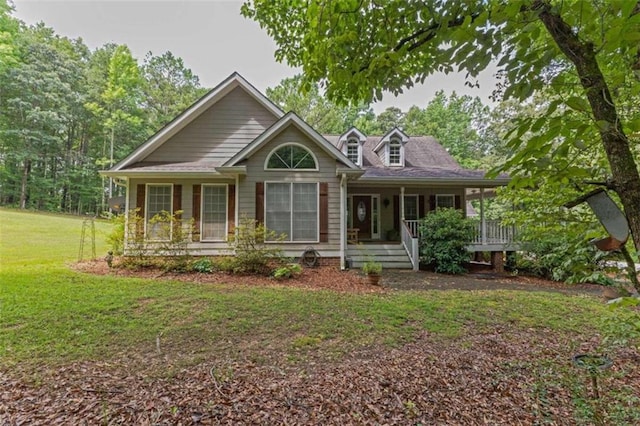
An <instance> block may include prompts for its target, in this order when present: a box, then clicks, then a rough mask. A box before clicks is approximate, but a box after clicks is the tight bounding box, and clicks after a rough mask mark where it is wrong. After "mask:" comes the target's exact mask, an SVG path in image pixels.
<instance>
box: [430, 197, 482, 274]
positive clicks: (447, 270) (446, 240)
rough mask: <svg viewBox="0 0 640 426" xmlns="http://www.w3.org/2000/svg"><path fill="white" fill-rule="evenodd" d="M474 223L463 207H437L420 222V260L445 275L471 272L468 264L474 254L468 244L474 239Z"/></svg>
mask: <svg viewBox="0 0 640 426" xmlns="http://www.w3.org/2000/svg"><path fill="white" fill-rule="evenodd" d="M474 230H475V227H474V224H473V222H472V221H471V220H470V219H467V218H465V217H464V216H463V214H462V212H461V211H460V210H456V209H437V210H435V211H432V212H430V213H429V214H427V215H426V216H425V217H424V218H423V219H422V221H421V222H420V237H421V238H420V261H421V262H423V263H425V264H428V265H433V267H434V270H435V271H436V272H438V273H444V274H463V273H465V272H467V270H466V269H465V267H464V264H465V263H467V262H469V260H470V259H471V254H470V253H469V251H467V249H466V246H467V245H468V244H469V241H472V240H473V236H474Z"/></svg>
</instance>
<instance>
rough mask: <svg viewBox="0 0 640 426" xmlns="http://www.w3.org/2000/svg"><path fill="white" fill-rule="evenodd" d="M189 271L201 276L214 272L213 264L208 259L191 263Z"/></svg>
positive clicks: (204, 258)
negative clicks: (201, 274)
mask: <svg viewBox="0 0 640 426" xmlns="http://www.w3.org/2000/svg"><path fill="white" fill-rule="evenodd" d="M189 269H190V270H192V271H194V272H200V273H203V274H210V273H212V272H213V271H215V267H214V264H213V262H212V261H211V259H209V258H208V257H203V258H200V259H198V260H196V261H193V262H191V265H190V267H189Z"/></svg>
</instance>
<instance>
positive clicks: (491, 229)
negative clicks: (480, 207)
mask: <svg viewBox="0 0 640 426" xmlns="http://www.w3.org/2000/svg"><path fill="white" fill-rule="evenodd" d="M483 228H484V229H483ZM515 235H516V229H515V227H514V226H513V225H503V224H502V222H501V221H500V220H485V221H484V226H483V224H482V222H478V223H477V224H476V234H475V237H474V239H473V244H509V243H512V242H513V241H514V239H515Z"/></svg>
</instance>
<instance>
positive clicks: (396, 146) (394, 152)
mask: <svg viewBox="0 0 640 426" xmlns="http://www.w3.org/2000/svg"><path fill="white" fill-rule="evenodd" d="M401 148H402V144H401V143H400V141H399V140H398V139H391V140H390V141H389V165H390V166H401V165H402V155H401Z"/></svg>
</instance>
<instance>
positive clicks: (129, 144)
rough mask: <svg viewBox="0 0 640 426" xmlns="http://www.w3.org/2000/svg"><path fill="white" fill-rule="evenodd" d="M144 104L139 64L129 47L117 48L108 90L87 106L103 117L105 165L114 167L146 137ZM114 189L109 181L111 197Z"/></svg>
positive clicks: (109, 75)
mask: <svg viewBox="0 0 640 426" xmlns="http://www.w3.org/2000/svg"><path fill="white" fill-rule="evenodd" d="M141 103H142V78H141V75H140V68H139V67H138V63H137V61H136V60H135V58H134V57H133V56H132V55H131V51H130V50H129V48H128V47H127V46H125V45H120V46H117V47H116V48H115V50H114V51H113V54H112V56H111V58H110V60H109V68H108V73H107V81H106V87H105V88H104V91H103V92H102V93H101V94H100V101H99V102H90V103H87V105H86V106H87V108H88V109H89V110H90V111H92V112H93V113H94V114H96V116H98V117H100V119H101V120H102V123H103V126H104V130H105V134H104V145H103V153H102V156H103V157H102V166H106V167H111V166H112V165H113V164H114V162H115V161H117V160H118V159H120V158H123V157H124V156H125V155H126V154H127V153H128V152H129V151H130V150H131V148H133V146H135V144H136V143H139V142H141V140H142V139H143V138H144V136H142V135H141V133H142V132H143V131H144V127H143V123H144V121H143V119H142V111H141ZM113 189H114V188H113V182H112V181H111V179H109V186H108V188H107V194H108V195H109V196H111V195H112V194H113Z"/></svg>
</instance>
